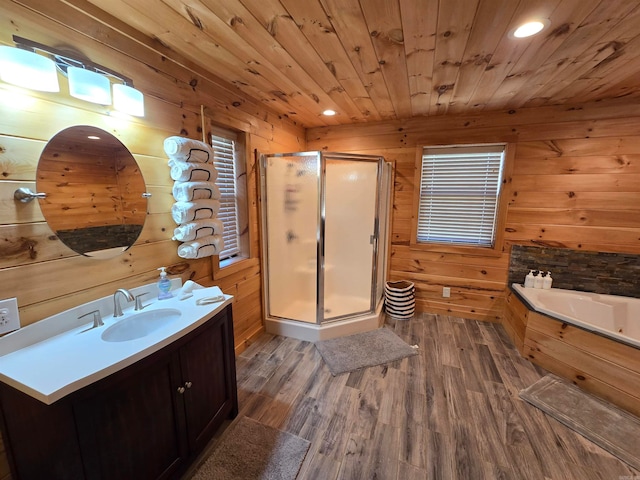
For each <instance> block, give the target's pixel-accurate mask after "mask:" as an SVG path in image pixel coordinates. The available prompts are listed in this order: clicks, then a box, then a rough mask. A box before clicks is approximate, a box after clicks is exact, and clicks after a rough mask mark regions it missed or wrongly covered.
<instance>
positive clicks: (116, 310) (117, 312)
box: [113, 288, 133, 317]
mask: <svg viewBox="0 0 640 480" xmlns="http://www.w3.org/2000/svg"><path fill="white" fill-rule="evenodd" d="M119 293H121V294H123V295H124V298H126V299H127V301H129V302H133V295H131V292H130V291H129V290H127V289H126V288H119V289H118V290H116V292H115V293H114V294H113V316H114V317H121V316H122V315H123V313H122V307H121V306H120V302H118V294H119Z"/></svg>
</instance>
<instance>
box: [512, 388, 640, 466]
mask: <svg viewBox="0 0 640 480" xmlns="http://www.w3.org/2000/svg"><path fill="white" fill-rule="evenodd" d="M520 397H521V398H522V399H524V400H526V401H527V402H529V403H530V404H532V405H534V406H535V407H538V408H539V409H540V410H542V411H543V412H545V413H546V414H548V415H551V416H552V417H553V418H555V419H556V420H558V421H559V422H561V423H563V424H565V425H566V426H567V427H569V428H571V429H573V430H575V431H576V432H578V433H580V434H581V435H582V436H584V437H586V438H587V439H589V440H591V441H592V442H593V443H595V444H596V445H598V446H600V447H602V448H604V449H605V450H606V451H608V452H609V453H611V454H612V455H615V456H616V457H618V458H619V459H620V460H622V461H623V462H626V463H628V464H629V465H631V466H632V467H633V468H635V469H637V470H640V418H638V417H636V416H634V415H632V414H630V413H629V412H627V411H625V410H622V409H620V408H618V407H616V406H615V405H612V404H611V403H609V402H607V401H606V400H602V399H600V398H598V397H595V396H593V395H591V394H589V393H587V392H585V391H583V390H581V389H580V388H579V387H577V386H575V385H573V384H571V383H569V382H566V381H564V380H562V379H561V378H559V377H556V376H555V375H547V376H545V377H543V378H541V379H540V380H538V381H537V382H536V383H534V384H533V385H531V386H530V387H528V388H526V389H524V390H522V391H521V392H520Z"/></svg>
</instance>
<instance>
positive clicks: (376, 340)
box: [315, 328, 418, 377]
mask: <svg viewBox="0 0 640 480" xmlns="http://www.w3.org/2000/svg"><path fill="white" fill-rule="evenodd" d="M315 345H316V348H317V349H318V351H319V352H320V355H322V359H323V360H324V362H325V363H326V364H327V366H328V367H329V371H330V372H331V375H333V376H334V377H335V376H336V375H339V374H341V373H347V372H352V371H354V370H359V369H361V368H366V367H373V366H375V365H383V364H385V363H389V362H393V361H395V360H400V359H402V358H404V357H408V356H410V355H417V354H418V352H417V351H416V349H415V348H412V347H410V346H409V345H407V344H406V343H405V342H403V341H402V340H401V339H400V337H398V336H397V335H396V334H395V333H393V332H392V331H391V330H390V329H388V328H378V329H377V330H372V331H370V332H364V333H356V334H355V335H348V336H346V337H339V338H332V339H331V340H321V341H319V342H316V344H315Z"/></svg>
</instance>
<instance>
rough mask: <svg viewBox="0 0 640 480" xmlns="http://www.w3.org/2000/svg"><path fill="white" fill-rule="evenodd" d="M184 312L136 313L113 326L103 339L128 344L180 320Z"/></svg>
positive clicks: (103, 333) (163, 310)
mask: <svg viewBox="0 0 640 480" xmlns="http://www.w3.org/2000/svg"><path fill="white" fill-rule="evenodd" d="M181 315H182V312H181V311H180V310H177V309H175V308H160V309H158V310H149V311H148V312H142V313H136V314H135V315H132V316H130V317H127V318H125V319H123V320H120V321H119V322H118V323H115V324H113V325H111V326H110V327H109V328H107V329H106V330H105V331H104V332H102V335H101V338H102V340H104V341H105V342H126V341H128V340H135V339H137V338H142V337H146V336H147V335H149V334H150V333H153V332H155V331H156V330H158V329H159V328H161V327H164V326H165V325H167V324H169V323H171V322H174V321H176V320H178V319H179V318H180V316H181Z"/></svg>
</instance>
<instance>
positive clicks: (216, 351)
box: [180, 306, 238, 451]
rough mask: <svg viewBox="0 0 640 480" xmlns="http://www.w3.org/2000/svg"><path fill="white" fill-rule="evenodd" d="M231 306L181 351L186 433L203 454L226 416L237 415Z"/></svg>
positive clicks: (192, 443) (190, 442)
mask: <svg viewBox="0 0 640 480" xmlns="http://www.w3.org/2000/svg"><path fill="white" fill-rule="evenodd" d="M232 322H233V320H232V318H231V307H230V306H228V307H226V309H225V310H223V311H222V312H220V313H219V314H218V315H216V317H215V318H214V319H212V320H209V324H208V325H207V328H206V329H204V330H203V331H202V332H201V333H200V335H198V336H197V337H195V338H193V339H192V340H191V341H190V342H189V343H187V344H186V345H185V346H183V347H182V349H181V350H180V364H181V368H182V378H183V380H184V384H185V392H184V400H185V411H186V419H187V434H188V438H189V446H190V448H191V450H192V451H200V450H201V449H202V448H204V446H206V444H207V442H208V441H209V440H210V439H211V437H212V436H213V434H214V433H215V431H216V429H217V428H218V427H219V426H220V424H221V423H222V422H223V421H224V419H225V418H227V417H230V416H232V417H235V416H236V415H237V413H238V400H237V387H236V367H235V353H234V350H233V323H232Z"/></svg>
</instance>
